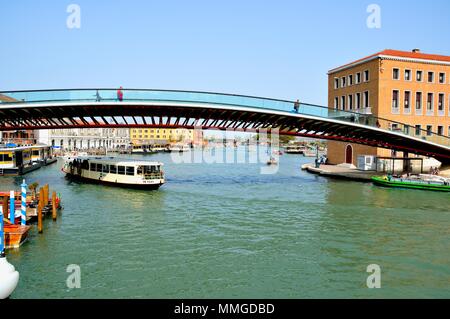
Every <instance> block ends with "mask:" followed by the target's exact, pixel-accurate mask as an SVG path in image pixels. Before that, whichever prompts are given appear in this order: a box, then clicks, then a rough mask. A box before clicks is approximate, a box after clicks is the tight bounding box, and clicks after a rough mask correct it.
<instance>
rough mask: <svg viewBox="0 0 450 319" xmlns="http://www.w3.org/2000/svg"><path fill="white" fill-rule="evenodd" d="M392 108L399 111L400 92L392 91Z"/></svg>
mask: <svg viewBox="0 0 450 319" xmlns="http://www.w3.org/2000/svg"><path fill="white" fill-rule="evenodd" d="M392 108H393V109H398V90H394V91H392Z"/></svg>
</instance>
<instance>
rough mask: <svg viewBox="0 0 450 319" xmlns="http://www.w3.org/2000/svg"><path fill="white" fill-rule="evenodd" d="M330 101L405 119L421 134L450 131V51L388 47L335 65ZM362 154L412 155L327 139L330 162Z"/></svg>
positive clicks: (350, 159)
mask: <svg viewBox="0 0 450 319" xmlns="http://www.w3.org/2000/svg"><path fill="white" fill-rule="evenodd" d="M328 105H329V107H330V108H335V109H339V110H347V111H353V112H360V113H364V114H372V115H373V116H376V117H380V118H384V119H388V120H391V121H397V122H402V123H406V124H408V125H410V127H411V130H414V132H415V133H414V134H415V135H417V136H419V135H420V134H419V133H418V132H420V130H426V131H427V132H426V134H427V135H428V134H430V135H431V133H437V134H439V135H444V136H450V109H449V107H450V56H442V55H433V54H424V53H421V52H420V50H417V49H415V50H413V51H412V52H407V51H396V50H384V51H381V52H379V53H376V54H373V55H371V56H368V57H366V58H363V59H360V60H357V61H354V62H351V63H349V64H346V65H343V66H341V67H338V68H335V69H332V70H330V71H329V72H328ZM382 128H384V127H382ZM386 129H392V130H394V129H395V127H389V128H386ZM359 155H375V156H379V157H381V156H404V155H405V156H406V155H408V154H402V153H398V154H395V153H394V152H391V151H390V150H386V149H381V148H375V147H369V146H364V145H356V144H351V143H343V142H334V141H332V142H331V141H330V142H328V159H329V162H330V163H331V164H340V163H352V164H354V165H356V164H357V157H358V156H359Z"/></svg>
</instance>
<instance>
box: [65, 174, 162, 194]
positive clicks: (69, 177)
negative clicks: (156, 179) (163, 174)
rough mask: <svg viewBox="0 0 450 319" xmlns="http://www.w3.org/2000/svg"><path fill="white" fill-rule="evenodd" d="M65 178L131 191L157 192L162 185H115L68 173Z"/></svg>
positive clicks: (114, 183)
mask: <svg viewBox="0 0 450 319" xmlns="http://www.w3.org/2000/svg"><path fill="white" fill-rule="evenodd" d="M66 178H68V179H70V180H74V181H79V182H86V183H90V184H99V185H107V186H114V187H121V188H132V189H145V190H157V189H158V188H160V187H161V186H162V185H163V184H164V183H154V184H150V183H149V184H127V183H116V182H110V181H105V180H101V179H98V180H97V179H92V178H87V177H83V176H79V175H74V174H70V173H66Z"/></svg>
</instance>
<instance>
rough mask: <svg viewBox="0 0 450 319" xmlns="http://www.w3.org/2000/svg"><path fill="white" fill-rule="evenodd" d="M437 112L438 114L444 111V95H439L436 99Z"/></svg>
mask: <svg viewBox="0 0 450 319" xmlns="http://www.w3.org/2000/svg"><path fill="white" fill-rule="evenodd" d="M438 110H439V111H440V112H443V111H444V94H443V93H440V94H439V98H438Z"/></svg>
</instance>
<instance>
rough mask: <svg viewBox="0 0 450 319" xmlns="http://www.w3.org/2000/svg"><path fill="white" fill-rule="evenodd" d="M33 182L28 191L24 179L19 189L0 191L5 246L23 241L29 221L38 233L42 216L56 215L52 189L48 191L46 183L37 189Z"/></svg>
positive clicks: (56, 200)
mask: <svg viewBox="0 0 450 319" xmlns="http://www.w3.org/2000/svg"><path fill="white" fill-rule="evenodd" d="M37 185H38V184H33V185H32V187H34V188H33V192H31V193H27V187H28V185H26V184H25V181H24V183H23V184H22V185H21V187H22V192H15V191H10V192H9V195H8V192H0V218H2V219H3V225H4V236H5V239H4V242H5V248H6V249H11V248H19V247H20V246H21V245H22V244H23V243H25V242H26V241H27V239H28V233H29V231H30V229H31V225H32V224H33V223H37V230H38V232H39V233H42V232H43V218H45V217H46V216H52V218H53V220H54V221H56V219H57V216H58V210H60V209H61V198H60V197H58V196H57V195H56V191H53V192H52V194H50V187H49V185H48V184H46V185H44V186H43V187H41V188H40V189H39V191H37ZM32 187H30V189H31V188H32ZM11 212H13V213H12V214H11ZM18 213H20V216H18Z"/></svg>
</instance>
